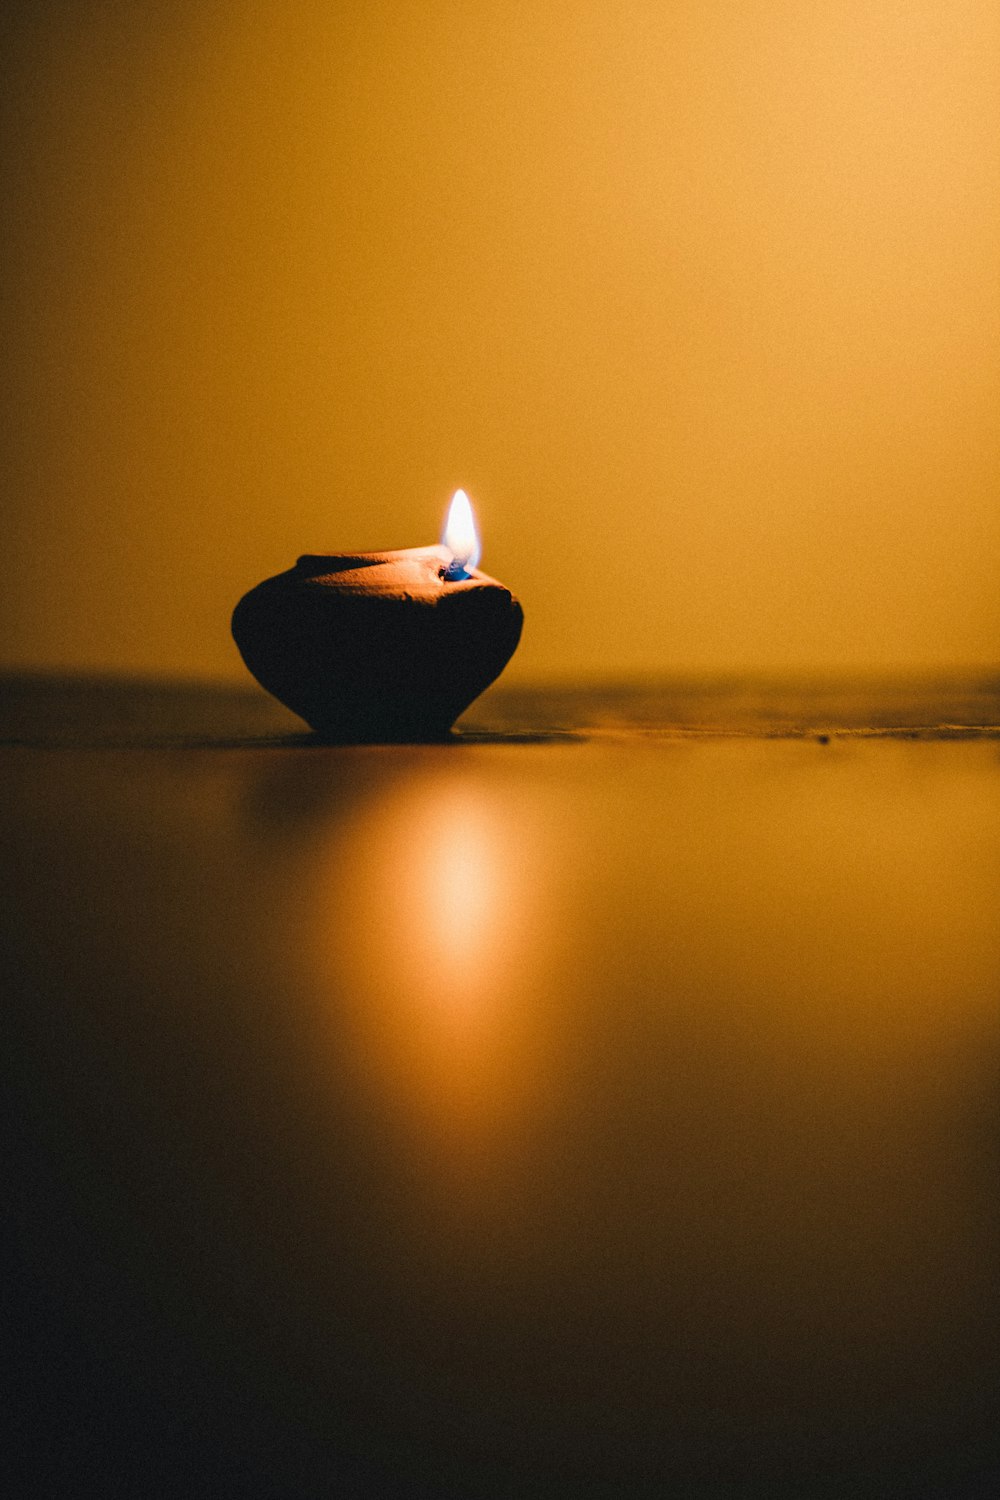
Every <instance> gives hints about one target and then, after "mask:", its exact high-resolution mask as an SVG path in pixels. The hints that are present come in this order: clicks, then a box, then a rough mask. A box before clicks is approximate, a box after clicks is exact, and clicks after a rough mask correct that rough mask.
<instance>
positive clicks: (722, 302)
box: [0, 0, 1000, 677]
mask: <svg viewBox="0 0 1000 1500" xmlns="http://www.w3.org/2000/svg"><path fill="white" fill-rule="evenodd" d="M24 10H25V14H23V15H22V16H21V17H20V19H18V18H16V17H12V16H10V15H8V17H7V19H6V20H5V21H4V22H3V27H4V31H5V38H4V47H3V51H4V55H5V58H6V63H5V69H6V75H7V76H6V78H5V80H4V89H3V96H4V113H5V132H4V134H5V147H4V149H5V153H6V155H7V161H6V164H5V167H6V169H5V195H6V217H7V228H6V231H5V243H6V249H5V262H6V266H5V272H4V292H3V296H4V304H5V345H6V355H5V363H4V380H5V385H6V391H5V406H6V421H5V426H4V437H3V472H4V492H5V502H4V503H5V512H6V516H7V519H6V524H5V529H4V545H3V552H2V559H0V638H2V642H3V661H4V662H6V663H7V664H8V665H9V664H13V665H18V666H47V667H63V666H83V667H90V668H102V669H103V668H108V669H116V670H118V669H126V670H132V669H135V670H142V671H170V672H182V673H186V674H209V675H221V674H227V673H233V674H240V673H242V668H241V667H240V664H239V661H238V658H237V656H236V652H235V648H234V647H233V646H232V644H231V641H230V639H229V635H228V619H229V612H230V610H231V607H232V605H233V603H234V602H235V600H236V598H237V597H238V596H239V595H240V593H242V592H243V591H244V589H245V588H247V587H248V586H249V585H251V584H252V583H254V582H256V581H257V580H258V579H259V578H261V577H263V576H264V575H266V574H268V573H272V572H276V571H278V570H280V569H282V568H283V567H285V566H287V565H288V564H289V563H290V562H291V561H292V560H293V559H294V557H295V556H296V555H297V553H299V552H301V551H307V550H312V551H317V550H323V549H328V550H337V549H357V548H366V547H372V548H374V547H382V546H409V545H415V544H419V543H422V542H426V541H430V540H433V539H434V538H435V536H436V533H437V529H438V526H439V522H440V517H441V514H442V513H443V510H444V507H445V505H446V502H447V500H448V498H449V496H450V494H451V492H452V490H453V489H454V488H455V487H456V486H457V485H460V484H461V485H463V486H464V487H465V488H466V489H467V490H468V491H469V493H470V494H471V495H472V497H473V499H474V500H475V502H476V503H477V506H478V509H479V515H480V520H481V523H482V528H483V532H484V542H485V550H484V559H483V566H484V567H485V568H486V569H487V571H489V572H491V573H493V574H495V575H496V576H498V577H501V578H503V579H504V580H505V581H506V582H508V583H509V584H510V585H511V586H512V587H514V588H515V589H516V590H517V591H518V592H519V593H520V594H521V596H522V598H523V600H524V603H525V606H526V611H527V625H526V630H525V637H524V641H523V645H522V647H521V650H520V652H519V653H518V656H517V658H515V662H514V664H513V665H512V668H511V673H512V674H513V673H514V672H515V671H516V672H518V673H519V674H520V675H521V676H522V677H546V676H569V675H574V674H576V675H580V674H582V675H608V674H614V673H622V672H639V671H648V670H657V669H661V670H671V669H677V668H683V669H714V668H729V667H743V666H751V667H759V668H768V669H770V668H783V667H800V666H819V667H844V668H851V669H853V668H856V667H860V666H875V667H877V666H920V665H942V664H947V663H955V664H959V663H961V664H970V665H972V664H976V663H988V662H993V661H995V660H996V659H997V655H998V653H997V635H996V616H997V610H996V605H997V598H998V590H1000V500H998V485H997V481H998V470H1000V463H998V455H1000V441H998V439H1000V431H998V429H1000V249H998V247H1000V9H998V8H997V6H996V5H995V3H993V0H955V3H950V0H864V3H862V0H814V3H810V4H808V5H804V4H802V3H800V0H659V3H655V0H644V3H637V0H632V3H629V0H623V3H617V4H616V3H612V0H567V3H551V0H538V3H520V4H518V3H515V0H437V3H435V0H427V3H423V4H417V3H409V0H382V3H376V0H373V3H358V0H352V3H345V4H326V3H320V0H258V3H256V4H251V3H238V0H230V3H216V4H208V3H206V4H202V5H195V4H191V3H185V4H181V3H178V0H159V3H152V4H149V5H144V6H142V7H133V6H132V5H127V4H112V3H105V4H98V3H96V0H90V3H86V0H84V3H80V4H76V5H73V4H59V3H51V4H49V5H47V6H44V5H42V6H35V7H32V8H30V14H29V13H28V11H29V8H28V7H24Z"/></svg>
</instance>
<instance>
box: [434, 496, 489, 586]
mask: <svg viewBox="0 0 1000 1500" xmlns="http://www.w3.org/2000/svg"><path fill="white" fill-rule="evenodd" d="M441 540H442V542H443V543H444V545H445V546H446V547H447V548H448V551H449V552H450V553H451V555H452V560H451V562H450V563H449V564H448V567H447V568H446V569H445V571H444V575H443V576H444V577H445V578H449V579H452V580H455V579H459V578H468V576H469V572H470V570H471V569H472V568H475V567H477V566H478V564H479V558H480V554H481V548H480V545H479V535H478V533H477V531H476V518H475V516H474V515H473V514H472V506H471V504H470V503H469V497H468V495H467V494H466V493H465V491H464V490H456V491H455V493H454V495H452V497H451V504H450V506H449V507H448V517H447V519H446V521H445V523H444V535H443V536H442V538H441Z"/></svg>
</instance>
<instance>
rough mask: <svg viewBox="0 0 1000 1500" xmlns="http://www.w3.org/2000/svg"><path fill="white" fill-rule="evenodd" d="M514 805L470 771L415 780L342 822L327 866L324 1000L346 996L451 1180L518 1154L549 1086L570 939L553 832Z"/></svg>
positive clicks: (391, 1090)
mask: <svg viewBox="0 0 1000 1500" xmlns="http://www.w3.org/2000/svg"><path fill="white" fill-rule="evenodd" d="M522 795H523V793H522ZM516 801H517V799H513V803H512V799H510V798H508V797H506V796H499V797H498V796H493V795H488V796H486V797H484V796H482V794H481V793H480V792H478V791H477V789H476V787H475V786H474V785H473V784H472V783H471V782H467V781H466V780H465V779H464V778H463V777H462V776H461V775H458V776H454V777H449V776H445V777H433V776H432V777H427V778H424V779H420V778H416V779H415V780H414V781H413V782H408V783H406V785H405V786H403V787H401V788H400V790H399V792H398V793H390V794H389V795H386V796H384V797H382V798H379V799H378V800H377V801H375V802H373V803H370V804H366V805H364V806H363V807H362V808H361V809H360V810H359V813H358V816H357V818H356V819H355V820H354V821H352V823H351V824H350V825H349V827H347V828H345V827H344V826H343V825H338V826H337V827H335V828H334V829H333V830H331V832H332V837H331V839H330V842H329V844H328V845H325V846H324V853H323V855H322V857H321V859H320V862H319V865H318V870H317V882H316V887H315V906H314V917H313V922H314V932H315V948H314V950H313V951H314V954H315V958H314V960H313V961H314V962H315V963H316V964H317V965H318V972H319V974H320V976H321V979H320V987H321V991H322V993H323V995H324V1005H325V1006H329V1007H330V1008H331V1011H330V1013H331V1015H333V1014H336V1013H337V1010H338V1007H340V1006H342V1007H344V1009H343V1011H342V1014H343V1016H344V1017H346V1019H347V1034H348V1035H350V1036H351V1037H352V1038H353V1045H354V1046H355V1047H356V1048H357V1056H358V1057H359V1059H361V1060H362V1062H363V1072H364V1075H365V1076H366V1077H367V1078H368V1080H369V1083H370V1086H371V1087H372V1088H373V1090H374V1092H375V1095H376V1096H377V1097H378V1099H379V1108H380V1109H382V1110H385V1109H388V1110H389V1111H390V1113H392V1114H393V1115H395V1116H397V1117H398V1118H399V1119H400V1121H401V1122H402V1126H403V1129H404V1130H405V1132H406V1134H407V1136H408V1137H413V1138H418V1139H419V1140H420V1142H421V1148H422V1150H424V1151H425V1152H426V1153H427V1157H428V1160H431V1161H434V1162H436V1163H437V1166H438V1168H439V1169H440V1170H441V1172H442V1173H443V1176H444V1180H446V1181H447V1182H448V1183H449V1184H450V1185H451V1186H454V1182H455V1175H454V1174H455V1172H456V1171H457V1172H458V1174H459V1176H460V1177H461V1178H462V1179H463V1180H465V1181H467V1182H468V1181H471V1180H472V1178H474V1177H475V1175H476V1172H477V1171H478V1169H479V1167H481V1166H482V1165H483V1164H484V1163H485V1162H486V1161H489V1160H494V1161H495V1160H496V1157H497V1154H498V1153H499V1154H500V1155H502V1154H503V1153H504V1151H506V1150H509V1149H510V1137H511V1133H512V1132H514V1133H516V1131H517V1129H518V1128H519V1122H521V1121H523V1120H524V1119H525V1118H526V1117H531V1116H532V1114H533V1113H534V1112H536V1111H537V1110H538V1108H539V1107H540V1106H539V1103H538V1100H539V1097H540V1096H541V1097H544V1095H545V1088H544V1086H543V1085H542V1083H541V1077H540V1075H541V1074H542V1073H544V1070H545V1062H544V1059H545V1057H546V1055H547V1049H546V1044H545V1041H544V1030H545V1027H544V1023H543V1022H542V1020H541V1015H543V1014H544V1011H545V1003H544V997H545V995H546V993H547V984H548V976H549V974H550V973H551V970H552V965H553V964H554V963H558V961H559V951H560V950H559V948H558V944H555V943H553V941H552V938H551V934H550V933H549V931H548V921H549V918H550V916H551V913H550V912H549V910H548V906H547V902H546V898H545V891H546V890H547V888H548V883H549V874H548V855H547V854H546V852H545V851H546V847H547V840H546V838H545V836H544V834H540V833H539V832H538V830H537V829H536V828H535V827H534V825H533V822H532V819H531V817H530V816H529V815H519V812H518V807H517V805H516ZM345 837H346V838H347V839H348V841H349V843H350V845H351V848H352V850H353V854H352V857H351V859H350V861H349V863H348V864H347V865H345V864H344V862H343V848H344V839H345ZM338 996H339V997H340V998H339V999H337V997H338ZM338 1045H340V1046H342V1045H343V1033H341V1034H340V1041H339V1042H338ZM477 1164H478V1166H477ZM470 1172H471V1174H472V1177H471V1178H470V1177H468V1176H467V1174H468V1173H470Z"/></svg>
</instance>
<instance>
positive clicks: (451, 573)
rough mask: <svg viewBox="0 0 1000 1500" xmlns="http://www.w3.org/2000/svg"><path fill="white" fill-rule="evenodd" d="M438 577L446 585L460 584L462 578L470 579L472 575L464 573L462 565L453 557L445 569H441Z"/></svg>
mask: <svg viewBox="0 0 1000 1500" xmlns="http://www.w3.org/2000/svg"><path fill="white" fill-rule="evenodd" d="M438 577H439V578H443V579H444V581H445V582H446V583H460V582H461V581H462V579H463V578H471V577H472V574H471V573H467V572H466V571H465V566H464V564H463V563H460V562H459V560H458V558H457V557H453V558H452V560H451V562H450V563H449V564H448V565H447V567H442V568H441V570H440V572H439V574H438Z"/></svg>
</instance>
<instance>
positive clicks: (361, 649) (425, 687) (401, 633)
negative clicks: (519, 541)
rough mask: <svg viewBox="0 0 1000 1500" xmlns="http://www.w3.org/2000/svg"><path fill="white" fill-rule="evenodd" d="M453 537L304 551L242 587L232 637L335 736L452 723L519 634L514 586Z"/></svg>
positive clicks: (300, 710)
mask: <svg viewBox="0 0 1000 1500" xmlns="http://www.w3.org/2000/svg"><path fill="white" fill-rule="evenodd" d="M452 561H453V560H452V555H451V553H450V552H449V551H448V550H447V548H445V547H440V546H435V547H412V548H407V549H406V550H403V551H398V552H368V553H354V554H345V555H336V554H331V555H308V556H305V557H300V558H299V560H298V562H297V563H296V564H295V566H294V567H293V568H290V569H289V570H288V571H287V572H285V573H279V574H278V575H277V576H276V577H274V578H268V579H267V580H266V581H265V582H264V583H261V584H258V585H257V587H256V588H254V589H251V590H250V592H249V593H248V594H245V595H244V596H243V598H242V599H241V600H240V602H239V604H237V606H236V609H235V611H234V613H233V626H232V628H233V638H234V639H235V641H236V644H237V646H238V647H239V650H240V654H241V656H242V657H243V660H244V662H245V663H246V665H247V667H248V668H249V670H250V671H251V672H252V673H253V675H254V677H256V679H257V681H258V682H259V683H260V684H261V686H262V687H264V688H266V689H267V691H268V692H269V693H272V694H273V695H274V697H275V698H277V699H278V700H279V701H280V702H281V703H283V704H285V706H286V707H287V708H290V709H291V710H292V711H293V713H296V714H298V715H299V716H300V717H301V718H303V719H305V721H306V723H307V724H309V725H310V726H311V727H312V728H313V729H314V730H316V732H317V733H318V734H319V735H321V736H322V737H323V738H324V739H327V740H339V741H342V742H343V741H354V742H358V741H375V740H428V739H440V738H442V737H444V736H445V735H447V733H448V731H449V730H450V729H451V726H452V724H454V722H455V720H456V719H457V718H458V716H459V714H460V713H462V712H463V710H464V709H466V708H468V706H469V704H470V703H472V701H473V700H474V699H475V698H477V697H478V696H479V694H480V693H481V692H482V691H483V689H484V688H487V687H488V686H489V685H490V683H491V682H493V681H494V679H495V678H496V677H498V676H499V675H500V673H501V672H502V671H503V669H504V667H505V666H506V665H507V662H508V661H509V660H510V658H511V656H512V655H513V653H514V650H515V648H516V646H517V643H518V641H519V639H520V636H521V626H522V623H523V618H524V617H523V613H522V610H521V606H520V604H519V603H518V601H517V600H516V599H515V598H514V596H513V595H512V594H511V592H510V590H509V589H507V588H504V586H503V584H500V583H497V582H496V580H495V579H493V578H489V577H488V576H487V575H486V574H485V573H481V572H480V571H479V570H478V569H472V570H471V571H470V572H469V573H468V574H459V575H458V576H457V577H455V576H453V574H452V572H451V571H450V569H451V568H452Z"/></svg>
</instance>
